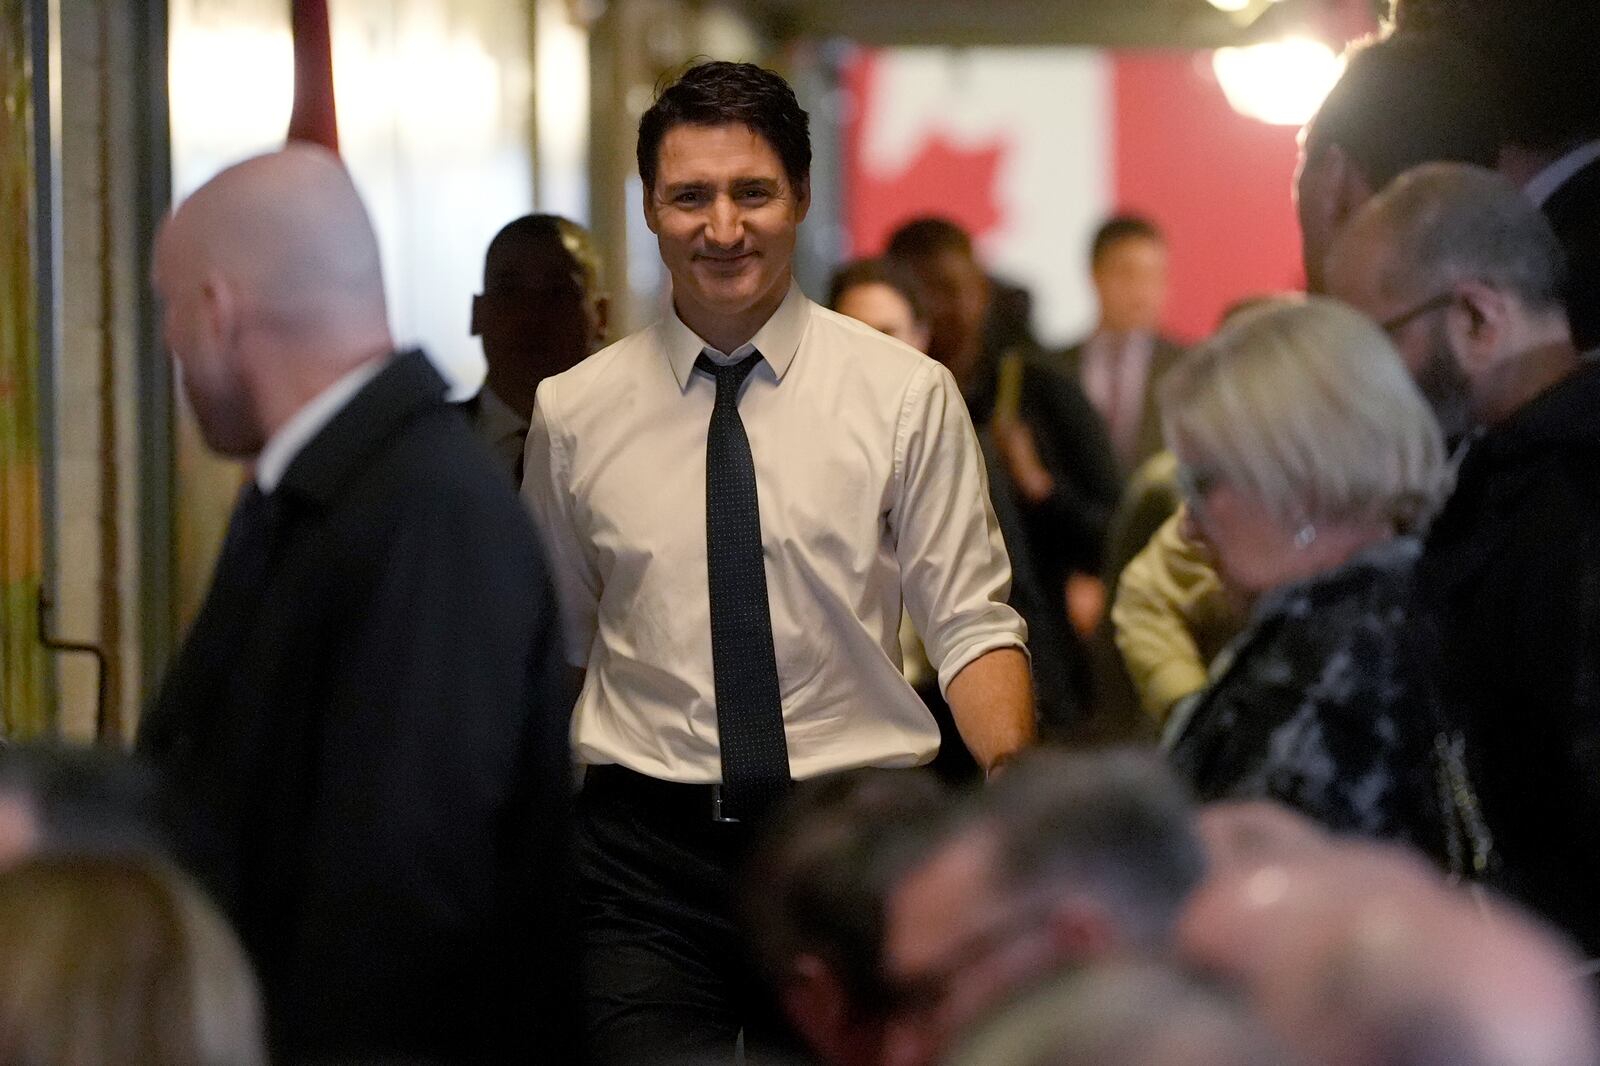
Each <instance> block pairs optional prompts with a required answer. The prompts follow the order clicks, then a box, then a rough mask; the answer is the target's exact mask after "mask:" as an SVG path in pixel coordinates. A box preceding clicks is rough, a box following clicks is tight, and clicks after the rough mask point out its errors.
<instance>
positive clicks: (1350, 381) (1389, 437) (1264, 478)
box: [1160, 297, 1450, 532]
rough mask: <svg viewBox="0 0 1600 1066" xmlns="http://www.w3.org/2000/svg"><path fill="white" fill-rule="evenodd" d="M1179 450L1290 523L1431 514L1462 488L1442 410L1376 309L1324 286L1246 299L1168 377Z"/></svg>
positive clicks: (1405, 520)
mask: <svg viewBox="0 0 1600 1066" xmlns="http://www.w3.org/2000/svg"><path fill="white" fill-rule="evenodd" d="M1160 399H1161V410H1162V421H1163V425H1164V427H1165V429H1166V435H1167V442H1168V444H1169V446H1170V447H1171V448H1172V450H1173V451H1175V452H1176V453H1177V454H1178V457H1179V459H1180V460H1181V461H1182V462H1183V463H1184V464H1185V465H1186V466H1189V467H1191V468H1194V469H1195V470H1198V471H1201V472H1203V473H1205V474H1206V475H1208V476H1210V477H1212V478H1214V479H1215V480H1217V481H1219V482H1224V483H1227V484H1231V485H1233V486H1235V487H1237V488H1239V489H1241V490H1244V491H1247V492H1249V493H1250V494H1252V495H1254V496H1255V497H1257V498H1258V499H1260V500H1261V501H1262V502H1263V503H1264V504H1266V505H1267V507H1268V508H1269V509H1270V510H1271V511H1272V512H1273V513H1274V514H1275V515H1276V516H1277V517H1278V518H1279V519H1280V520H1281V521H1283V522H1284V523H1285V524H1286V525H1290V526H1297V525H1301V524H1304V523H1306V522H1347V521H1374V520H1376V521H1387V522H1390V523H1392V524H1393V526H1394V527H1395V529H1396V530H1398V531H1400V532H1415V531H1419V530H1420V529H1422V528H1423V527H1424V526H1426V524H1427V522H1428V520H1429V519H1430V518H1432V516H1433V514H1434V512H1435V511H1436V510H1437V509H1438V507H1439V505H1440V504H1441V503H1442V502H1443V501H1444V498H1445V496H1446V495H1447V494H1448V493H1449V490H1450V473H1449V469H1448V466H1447V464H1446V461H1445V452H1444V442H1443V439H1442V436H1441V433H1440V429H1439V424H1438V421H1437V420H1436V419H1435V417H1434V415H1433V413H1432V411H1430V410H1429V408H1428V405H1427V403H1426V401H1424V400H1423V398H1422V394H1421V393H1420V392H1419V391H1418V390H1417V387H1416V385H1415V384H1414V383H1413V382H1412V380H1411V377H1410V375H1409V374H1408V373H1407V372H1406V369H1405V366H1404V364H1403V363H1402V362H1401V361H1400V356H1399V354H1398V353H1397V352H1396V351H1395V350H1394V346H1393V345H1391V344H1390V343H1389V340H1388V338H1387V337H1386V336H1384V334H1383V331H1382V330H1380V329H1379V328H1378V327H1377V326H1376V325H1374V324H1373V323H1372V322H1371V321H1370V320H1368V319H1367V318H1365V317H1364V316H1362V315H1360V314H1358V313H1357V312H1355V311H1353V310H1351V309H1350V308H1348V307H1346V306H1344V305H1343V304H1341V303H1339V302H1337V301H1335V300H1330V299H1326V298H1323V297H1310V298H1308V299H1306V300H1303V301H1299V300H1296V301H1293V302H1290V301H1287V300H1274V301H1271V302H1268V303H1267V304H1265V305H1263V306H1261V307H1257V308H1253V309H1251V310H1248V311H1244V312H1241V313H1240V314H1238V315H1237V316H1236V317H1234V318H1233V319H1231V320H1230V321H1229V322H1228V323H1227V324H1226V325H1225V326H1224V327H1223V328H1222V329H1221V330H1220V331H1218V333H1217V334H1216V335H1215V336H1214V337H1213V338H1212V339H1211V340H1210V341H1208V342H1207V343H1206V344H1204V345H1202V346H1201V347H1200V348H1198V349H1196V350H1195V351H1194V352H1193V353H1191V354H1190V355H1189V357H1188V358H1186V359H1185V360H1184V361H1183V362H1182V363H1180V364H1179V365H1177V366H1176V367H1174V368H1173V369H1172V370H1171V371H1170V372H1168V374H1167V375H1166V377H1165V379H1164V380H1163V381H1162V382H1161V385H1160Z"/></svg>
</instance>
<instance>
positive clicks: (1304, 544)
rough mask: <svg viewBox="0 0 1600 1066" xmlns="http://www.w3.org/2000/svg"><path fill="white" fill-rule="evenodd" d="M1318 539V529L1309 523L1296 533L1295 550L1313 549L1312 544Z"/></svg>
mask: <svg viewBox="0 0 1600 1066" xmlns="http://www.w3.org/2000/svg"><path fill="white" fill-rule="evenodd" d="M1316 539H1317V527H1316V526H1314V525H1312V524H1311V523H1310V522H1307V523H1306V524H1305V525H1303V526H1301V527H1300V528H1299V530H1298V531H1296V532H1295V535H1294V546H1295V550H1296V551H1305V550H1306V549H1307V548H1309V547H1311V545H1312V542H1313V541H1315V540H1316Z"/></svg>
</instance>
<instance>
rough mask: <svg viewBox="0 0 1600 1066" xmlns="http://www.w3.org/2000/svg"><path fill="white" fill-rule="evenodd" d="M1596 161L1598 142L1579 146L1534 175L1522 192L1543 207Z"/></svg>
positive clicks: (1598, 157)
mask: <svg viewBox="0 0 1600 1066" xmlns="http://www.w3.org/2000/svg"><path fill="white" fill-rule="evenodd" d="M1596 159H1600V141H1590V142H1589V143H1588V144H1583V145H1579V146H1578V147H1577V148H1574V149H1573V150H1572V151H1570V152H1568V153H1567V154H1566V155H1564V156H1562V157H1561V158H1560V159H1557V160H1556V161H1555V162H1554V163H1551V164H1550V165H1549V166H1547V167H1545V168H1544V169H1543V170H1541V171H1539V173H1537V174H1535V175H1534V176H1533V177H1532V179H1530V180H1529V182H1528V184H1526V185H1524V186H1523V187H1522V191H1523V192H1524V193H1526V194H1527V196H1528V199H1530V200H1532V201H1533V202H1534V204H1535V205H1536V206H1538V207H1543V206H1544V205H1545V201H1547V200H1549V199H1550V197H1552V196H1554V195H1555V194H1556V192H1557V190H1559V189H1560V188H1561V186H1563V185H1565V184H1566V183H1567V182H1568V181H1569V180H1571V178H1572V177H1573V176H1574V175H1575V174H1577V173H1578V171H1580V170H1582V169H1583V168H1584V167H1586V166H1588V165H1589V164H1590V163H1593V162H1594V161H1595V160H1596Z"/></svg>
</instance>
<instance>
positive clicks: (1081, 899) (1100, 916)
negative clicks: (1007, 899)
mask: <svg viewBox="0 0 1600 1066" xmlns="http://www.w3.org/2000/svg"><path fill="white" fill-rule="evenodd" d="M1048 928H1049V936H1050V939H1051V943H1052V944H1053V945H1054V946H1055V949H1056V951H1057V952H1058V954H1059V956H1060V957H1061V958H1062V959H1064V960H1068V961H1071V962H1093V961H1094V960H1096V959H1103V958H1105V957H1106V956H1107V955H1110V954H1111V953H1112V952H1113V951H1115V950H1116V949H1117V947H1118V939H1119V938H1118V936H1117V931H1116V922H1115V919H1113V918H1112V917H1111V915H1110V914H1109V913H1107V911H1106V909H1105V908H1104V907H1103V906H1101V905H1100V904H1098V903H1096V902H1095V901H1094V900H1092V899H1090V898H1088V897H1086V896H1069V897H1067V898H1066V899H1063V900H1062V901H1061V902H1060V903H1059V904H1057V905H1056V906H1055V908H1054V909H1052V910H1051V912H1050V919H1049V927H1048Z"/></svg>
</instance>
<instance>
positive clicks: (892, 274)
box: [828, 258, 928, 322]
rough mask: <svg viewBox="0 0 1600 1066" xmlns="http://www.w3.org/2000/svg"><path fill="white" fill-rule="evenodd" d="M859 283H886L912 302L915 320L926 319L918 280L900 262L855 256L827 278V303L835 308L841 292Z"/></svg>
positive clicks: (924, 320) (908, 301)
mask: <svg viewBox="0 0 1600 1066" xmlns="http://www.w3.org/2000/svg"><path fill="white" fill-rule="evenodd" d="M862 285H887V286H888V287H889V288H891V289H893V290H894V291H895V292H897V293H899V294H900V295H901V297H903V298H904V299H905V301H906V303H908V304H910V305H911V317H912V318H915V319H916V320H917V321H918V322H926V321H927V320H928V316H927V309H926V308H925V307H924V306H923V301H922V294H921V293H920V292H919V291H918V290H917V283H916V282H915V281H914V280H912V278H911V277H910V272H909V271H907V270H906V269H905V268H904V267H903V266H902V265H901V264H899V263H896V262H894V261H892V260H890V259H886V258H882V259H857V260H855V261H854V262H850V263H846V264H845V265H844V266H842V267H840V268H839V269H838V270H836V271H834V272H833V277H832V278H831V279H830V280H829V281H828V307H829V308H830V309H831V310H834V311H837V310H838V309H839V301H840V300H842V299H844V294H845V293H847V292H849V291H850V290H851V289H855V288H860V287H861V286H862Z"/></svg>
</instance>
